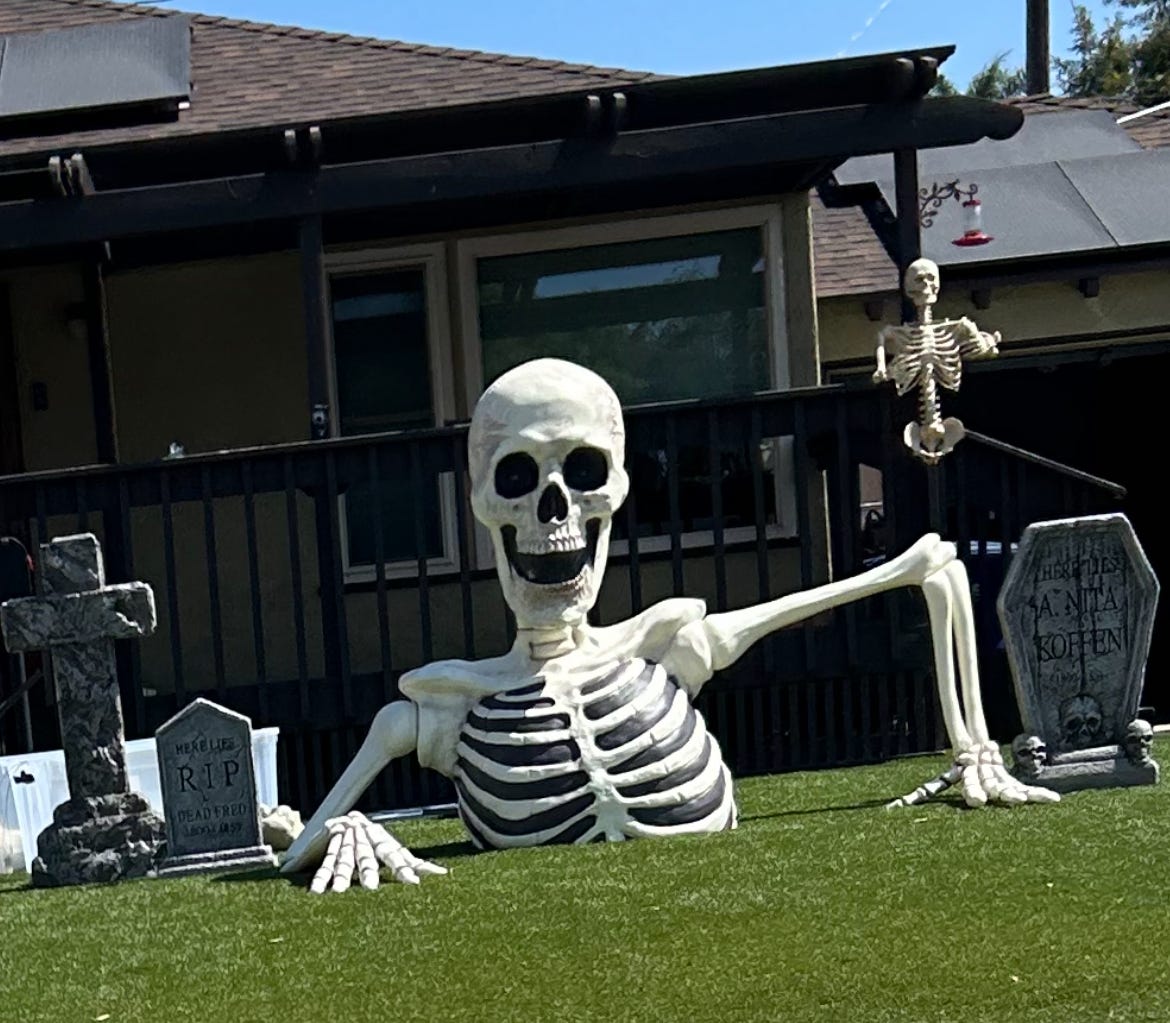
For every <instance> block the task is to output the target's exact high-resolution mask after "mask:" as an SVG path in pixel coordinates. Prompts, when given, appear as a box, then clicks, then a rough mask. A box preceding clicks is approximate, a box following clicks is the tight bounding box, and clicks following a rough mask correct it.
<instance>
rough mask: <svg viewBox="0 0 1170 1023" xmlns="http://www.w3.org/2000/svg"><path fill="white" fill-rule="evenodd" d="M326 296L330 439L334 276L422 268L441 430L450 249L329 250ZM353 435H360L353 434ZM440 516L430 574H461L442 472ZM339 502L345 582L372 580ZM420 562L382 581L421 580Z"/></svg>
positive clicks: (336, 412)
mask: <svg viewBox="0 0 1170 1023" xmlns="http://www.w3.org/2000/svg"><path fill="white" fill-rule="evenodd" d="M324 263H325V293H326V300H327V302H328V303H329V316H328V317H327V320H326V334H327V340H328V346H329V421H330V423H329V425H330V435H331V436H334V437H340V436H342V434H341V406H340V403H339V401H338V394H337V346H336V344H335V342H334V337H333V281H334V279H335V278H336V277H343V276H344V277H348V276H355V275H359V274H370V273H379V272H383V271H384V272H392V271H394V270H412V269H421V270H422V271H423V288H424V292H425V297H426V324H427V363H428V373H429V376H430V385H431V408H432V410H433V417H432V418H433V419H434V422H433V424H432V425H434V426H442V425H443V424H444V423H446V422H449V421H450V420H451V419H452V418H454V415H455V381H454V371H453V366H452V354H453V346H452V343H451V329H450V322H451V317H450V302H449V297H448V295H449V291H448V287H449V285H448V266H447V252H446V246H445V245H444V244H443V243H441V242H433V243H425V244H415V245H397V246H392V247H386V248H376V249H361V250H355V251H342V252H328V253H326V254H325V260H324ZM351 436H358V435H357V434H352V435H351ZM438 486H439V515H440V518H441V522H442V525H441V531H440V535H441V538H442V548H443V552H442V554H441V555H440V556H439V557H434V558H427V559H426V566H427V574H428V575H430V574H439V573H447V572H457V571H459V567H460V566H459V537H458V524H457V523H458V516H457V510H456V507H455V479H454V476H453V474H452V473H440V474H439V480H438ZM338 501H339V504H340V515H339V519H338V522H339V526H340V537H339V538H340V542H341V558H342V571H343V579H344V582H345V583H346V584H349V583H367V582H374V581H375V580H376V579H377V575H378V571H377V565H376V564H375V563H373V562H356V563H351V562H350V559H349V517H348V514H347V509H346V504H345V495H342V496H341V497H339V498H338ZM418 574H419V572H418V561H417V559H415V558H411V559H409V560H403V561H389V560H388V561H387V562H386V563H385V573H384V578H386V579H387V580H391V579H414V578H417V577H418Z"/></svg>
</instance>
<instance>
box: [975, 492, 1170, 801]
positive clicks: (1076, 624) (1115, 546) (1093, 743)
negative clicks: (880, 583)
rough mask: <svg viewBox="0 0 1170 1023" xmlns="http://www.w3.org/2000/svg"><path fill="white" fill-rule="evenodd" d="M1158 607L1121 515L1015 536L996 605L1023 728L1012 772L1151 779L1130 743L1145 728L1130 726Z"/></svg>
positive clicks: (1064, 782) (1050, 782)
mask: <svg viewBox="0 0 1170 1023" xmlns="http://www.w3.org/2000/svg"><path fill="white" fill-rule="evenodd" d="M1157 601H1158V580H1157V578H1156V577H1155V576H1154V571H1153V569H1152V568H1151V567H1150V562H1149V560H1148V559H1147V558H1146V555H1145V553H1144V552H1143V551H1142V548H1141V544H1139V543H1138V539H1137V536H1136V535H1135V534H1134V531H1133V527H1132V526H1131V525H1130V522H1129V520H1128V519H1127V518H1126V517H1125V516H1124V515H1121V514H1113V515H1093V516H1085V517H1082V518H1074V519H1060V520H1056V521H1052V522H1038V523H1034V524H1033V525H1031V526H1029V527H1028V528H1027V529H1026V530H1025V531H1024V535H1023V537H1022V538H1021V539H1020V546H1019V551H1018V553H1017V554H1016V556H1015V558H1014V559H1013V561H1012V565H1011V568H1010V569H1009V571H1008V574H1007V578H1006V579H1005V580H1004V585H1003V589H1002V591H1001V592H1000V595H999V601H998V610H999V616H1000V622H1001V624H1002V626H1003V634H1004V642H1005V645H1006V647H1007V653H1008V661H1009V664H1010V666H1011V670H1012V678H1013V680H1014V683H1015V688H1016V698H1017V701H1018V702H1019V706H1020V715H1021V717H1022V719H1023V723H1024V729H1025V735H1024V736H1021V737H1020V738H1018V739H1017V741H1016V744H1015V745H1014V746H1013V749H1014V750H1015V751H1016V754H1017V756H1016V760H1017V764H1016V768H1017V773H1018V774H1024V773H1027V774H1028V776H1029V777H1030V778H1031V779H1032V780H1038V781H1039V783H1040V784H1043V785H1046V786H1048V787H1052V788H1057V789H1063V790H1069V789H1074V788H1085V787H1090V786H1092V787H1100V786H1112V785H1134V784H1149V783H1151V782H1153V781H1156V780H1157V765H1156V764H1154V762H1153V760H1151V759H1150V758H1149V756H1148V751H1149V744H1148V742H1147V743H1145V744H1144V746H1142V744H1140V743H1137V742H1136V741H1135V737H1136V736H1137V735H1138V734H1139V733H1141V734H1145V732H1146V731H1147V730H1148V728H1149V726H1148V725H1147V724H1146V723H1145V722H1139V721H1138V720H1137V719H1138V706H1139V701H1140V699H1141V692H1142V685H1143V682H1144V679H1145V668H1146V658H1147V657H1148V655H1149V649H1150V639H1151V634H1152V631H1153V626H1154V611H1155V607H1156V605H1157ZM1143 750H1144V752H1143Z"/></svg>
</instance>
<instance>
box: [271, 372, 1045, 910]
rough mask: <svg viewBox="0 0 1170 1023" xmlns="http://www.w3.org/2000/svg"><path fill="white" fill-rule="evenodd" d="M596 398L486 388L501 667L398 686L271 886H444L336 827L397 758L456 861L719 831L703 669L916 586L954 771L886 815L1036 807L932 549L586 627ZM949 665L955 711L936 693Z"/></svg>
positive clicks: (353, 830)
mask: <svg viewBox="0 0 1170 1023" xmlns="http://www.w3.org/2000/svg"><path fill="white" fill-rule="evenodd" d="M624 448H625V434H624V426H623V422H622V415H621V407H620V405H619V403H618V399H617V396H616V395H615V394H614V392H613V391H612V390H611V389H610V387H609V386H608V384H606V383H605V381H604V380H602V379H601V378H600V377H598V376H597V375H596V374H594V373H592V372H590V371H589V370H586V369H583V368H582V367H580V366H577V365H574V364H572V363H568V362H563V361H559V360H555V359H539V360H536V361H533V362H529V363H525V364H524V365H522V366H519V367H517V368H515V369H513V370H510V371H509V372H507V373H505V374H504V375H503V376H501V377H500V378H499V379H498V380H496V382H495V383H493V384H492V385H491V386H490V387H489V388H488V389H487V391H485V392H484V394H483V396H482V398H481V399H480V401H479V403H478V404H477V406H476V409H475V413H474V415H473V417H472V421H471V429H470V433H469V438H468V453H469V470H470V475H471V483H472V490H471V501H472V508H473V510H474V512H475V515H476V517H477V518H478V519H479V520H480V521H481V522H482V523H483V524H484V525H485V526H486V527H487V528H488V529H489V530H490V532H491V536H492V542H493V544H494V547H495V560H496V570H497V574H498V576H499V581H500V585H501V587H502V588H503V593H504V597H505V599H506V601H507V603H508V606H509V607H510V608H511V609H512V612H513V613H514V615H515V618H516V625H517V632H516V640H515V642H514V643H513V645H512V648H511V650H509V651H508V653H506V654H504V655H503V656H501V657H493V658H488V659H485V660H478V661H465V660H450V661H439V662H436V663H433V664H427V665H425V666H423V667H421V668H418V669H416V670H414V671H410V672H407V673H406V674H405V675H403V676H402V678H401V680H400V688H401V691H402V693H403V695H404V696H406V697H407V699H405V700H398V701H395V702H393V703H391V704H389V705H387V706H386V707H384V708H382V710H381V711H379V712H378V714H377V716H376V717H375V719H374V722H373V724H372V726H371V728H370V731H369V734H368V736H367V737H366V739H365V741H364V743H363V744H362V746H361V748H360V749H359V750H358V753H357V755H356V756H355V757H354V759H353V761H352V762H351V763H350V765H349V766H348V767H347V768H346V770H345V772H344V773H343V774H342V776H341V778H340V779H339V780H338V781H337V784H336V785H335V786H334V787H333V790H332V791H331V792H330V793H329V795H328V796H327V797H326V798H325V800H324V802H323V803H322V804H321V807H320V808H319V809H318V810H317V812H316V813H315V814H314V816H313V818H312V820H311V821H310V822H309V824H308V825H307V827H306V828H305V830H304V832H303V833H302V835H301V836H300V838H299V839H298V840H297V841H296V842H295V843H294V845H293V846H292V848H291V849H290V850H289V854H288V857H287V859H286V861H285V863H284V867H283V869H284V870H285V871H295V870H301V869H305V868H312V867H317V866H318V864H321V866H320V867H319V869H318V872H317V876H316V877H315V879H314V882H313V885H312V887H313V890H314V891H324V890H325V889H326V887H328V886H330V884H332V887H333V888H334V889H335V890H341V889H344V888H346V887H348V886H349V884H350V879H351V878H352V877H353V876H354V875H355V871H356V873H357V874H358V875H359V877H360V879H361V881H362V883H363V884H365V885H366V886H367V887H373V886H375V885H376V884H377V880H378V868H379V864H381V865H385V866H387V867H389V868H391V870H392V872H393V874H394V876H395V878H396V879H397V880H399V881H407V882H412V883H417V882H418V880H419V877H420V875H424V874H429V873H441V872H443V869H442V868H441V867H437V866H435V865H433V864H430V863H427V862H425V861H423V860H421V859H419V858H418V857H415V856H414V855H413V854H412V853H410V851H409V850H407V849H405V848H404V847H403V846H401V845H400V844H399V843H398V842H397V841H396V840H395V839H394V838H393V837H392V836H391V835H390V834H389V833H388V832H387V831H386V830H385V829H384V828H382V827H381V826H379V825H377V824H373V823H371V822H370V821H368V820H367V819H366V818H364V817H363V816H361V815H360V814H358V813H356V812H353V813H349V814H347V813H346V811H348V810H349V809H350V807H351V806H353V804H354V803H355V802H356V801H357V799H358V798H359V797H360V796H361V794H362V793H363V791H364V790H365V789H366V787H367V786H368V785H369V784H370V783H371V782H372V781H373V779H374V778H375V776H376V775H377V774H378V772H379V771H381V770H382V768H383V767H385V766H386V764H387V763H389V762H390V761H391V760H392V759H394V758H395V757H401V756H405V755H407V754H409V753H411V752H416V753H417V755H418V759H419V762H420V763H421V764H422V765H423V766H425V767H431V768H434V769H436V770H438V771H439V772H441V773H442V774H444V775H446V776H448V777H449V778H451V779H452V780H453V781H454V783H455V789H456V793H457V798H458V808H459V815H460V817H461V819H462V821H463V823H464V825H465V827H466V829H467V831H468V833H469V834H470V836H471V839H472V841H473V842H474V844H475V845H476V846H478V847H480V848H495V849H499V848H508V847H514V846H530V845H544V844H550V843H567V842H577V843H582V842H593V841H622V840H624V839H629V838H642V837H647V836H659V835H681V834H687V833H699V832H716V831H722V830H724V829H727V828H733V827H735V824H736V808H735V801H734V797H733V792H732V784H731V777H730V774H729V772H728V770H727V767H726V765H725V764H724V762H723V758H722V755H721V753H720V750H719V744H718V742H717V741H716V740H715V737H714V736H712V735H711V734H710V733H709V732H708V731H707V728H706V725H705V724H704V722H703V718H702V716H701V715H700V714H699V713H698V712H697V711H696V710H695V709H694V707H693V706H692V700H693V699H694V698H695V696H696V695H697V694H698V693H699V691H700V689H701V688H702V686H703V684H704V683H705V682H707V680H708V679H710V678H711V677H712V675H713V674H714V673H715V672H716V671H719V670H720V669H723V668H726V667H727V666H728V665H730V664H732V663H734V662H735V661H736V660H737V659H738V658H739V657H740V656H741V655H742V654H743V653H744V652H745V651H746V650H747V649H748V648H749V647H750V646H752V644H754V643H755V642H756V641H758V640H759V639H761V638H762V637H764V636H766V635H767V634H769V633H770V632H773V631H774V630H776V629H780V628H783V627H784V626H786V625H790V624H792V623H794V622H799V621H802V620H804V619H806V618H808V617H810V616H812V615H815V614H817V613H819V612H821V611H824V610H826V609H829V608H833V607H837V606H839V605H841V604H845V603H848V602H850V601H854V600H858V599H861V598H863V597H867V596H870V595H871V594H875V593H878V592H881V591H883V590H888V589H892V588H894V587H900V586H918V587H920V588H921V589H922V591H923V593H924V595H925V598H926V604H927V607H928V609H929V616H930V623H931V629H932V633H933V641H934V656H935V665H936V673H937V680H938V686H939V696H940V699H941V705H942V711H943V718H944V721H945V723H946V728H947V733H948V735H949V737H950V740H951V742H952V744H953V747H954V750H955V754H956V758H955V764H954V766H953V767H952V768H951V770H950V771H948V772H947V774H945V775H943V776H942V777H941V778H939V779H936V780H935V781H933V782H929V783H927V785H925V786H923V787H922V788H921V789H918V790H916V792H915V793H912V794H911V795H909V796H907V797H905V798H904V799H903V800H900V801H899V802H903V803H910V802H916V801H918V800H919V799H922V798H926V797H927V796H929V795H933V794H934V792H936V791H938V790H939V789H940V788H942V787H945V785H947V784H951V783H955V782H960V783H961V786H962V791H963V795H964V798H965V799H966V801H967V803H969V804H971V805H973V806H978V805H982V804H984V803H987V802H989V801H992V802H999V803H1008V804H1011V803H1023V802H1027V801H1044V800H1050V799H1054V798H1057V797H1055V795H1054V794H1053V793H1050V792H1048V791H1047V790H1045V789H1039V788H1034V787H1030V786H1028V785H1026V784H1024V783H1022V782H1020V781H1018V780H1016V779H1015V778H1013V777H1011V776H1010V775H1009V774H1008V773H1007V772H1006V770H1005V769H1004V766H1003V762H1002V760H1001V758H1000V755H999V749H998V746H997V745H996V744H995V743H993V742H991V741H990V737H989V735H988V733H987V726H986V724H985V722H984V718H983V711H982V703H981V699H980V693H979V676H978V671H977V666H976V661H975V640H974V627H973V624H972V614H971V604H970V596H969V591H968V584H967V576H966V572H965V570H964V568H963V566H962V564H961V563H960V562H959V561H957V560H956V554H955V548H954V546H953V545H951V544H949V543H945V542H943V541H941V540H940V539H939V537H938V536H936V535H929V536H926V537H923V538H922V539H921V540H919V541H918V543H916V544H915V545H914V546H913V547H912V548H910V549H909V550H908V551H906V552H905V553H904V554H902V555H900V556H898V557H896V558H894V559H892V560H891V561H889V562H887V563H886V564H883V565H881V566H879V567H877V568H874V569H871V570H870V571H867V572H865V573H864V574H862V575H860V576H857V577H855V578H851V579H845V580H841V581H837V582H832V583H829V584H827V585H824V586H820V587H818V588H816V589H813V590H810V591H807V592H801V593H794V594H790V595H788V596H785V597H781V598H780V599H778V600H773V601H771V602H769V603H765V604H759V605H756V606H754V607H748V608H744V609H742V610H738V611H728V612H724V613H720V614H707V612H706V607H705V605H704V603H703V601H701V600H697V599H688V598H673V599H669V600H664V601H662V602H661V603H659V604H656V605H654V606H653V607H651V608H648V609H647V610H645V611H643V612H642V613H641V614H639V615H637V616H635V617H633V618H631V619H629V620H627V621H624V622H620V623H618V624H616V625H610V626H606V627H594V626H591V625H589V624H588V623H587V621H586V615H587V613H588V612H589V610H590V608H592V607H593V604H594V602H595V601H596V599H597V595H598V591H599V589H600V585H601V579H602V575H603V573H604V572H605V565H606V558H607V555H608V549H609V537H610V525H611V521H612V519H613V515H614V513H615V512H616V511H617V509H618V507H619V506H620V505H621V503H622V502H623V501H624V500H625V497H626V494H627V491H628V489H629V480H628V477H627V475H626V472H625V469H624V468H623V462H624ZM956 660H957V664H958V668H959V678H960V680H961V685H962V694H963V705H962V708H961V707H960V703H959V695H958V692H957V690H956V687H955V683H954V679H955V671H954V666H955V663H956Z"/></svg>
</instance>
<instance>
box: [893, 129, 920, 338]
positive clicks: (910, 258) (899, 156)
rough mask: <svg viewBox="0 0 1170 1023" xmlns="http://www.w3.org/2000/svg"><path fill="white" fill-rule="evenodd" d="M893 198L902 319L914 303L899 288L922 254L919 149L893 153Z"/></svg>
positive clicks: (907, 318)
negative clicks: (907, 269)
mask: <svg viewBox="0 0 1170 1023" xmlns="http://www.w3.org/2000/svg"><path fill="white" fill-rule="evenodd" d="M894 201H895V203H896V205H897V215H898V292H899V294H901V295H902V322H903V323H909V322H910V321H912V320H913V319H914V303H912V302H911V301H910V300H909V299H908V298H907V297H906V295H905V294H904V293H903V292H902V278H903V276H904V275H905V273H906V267H908V266H909V265H910V264H911V263H913V262H914V260H916V259H917V258H918V257H919V256H921V255H922V228H921V224H920V221H919V219H918V217H919V205H918V204H919V199H918V150H916V149H899V150H897V151H896V152H895V153H894Z"/></svg>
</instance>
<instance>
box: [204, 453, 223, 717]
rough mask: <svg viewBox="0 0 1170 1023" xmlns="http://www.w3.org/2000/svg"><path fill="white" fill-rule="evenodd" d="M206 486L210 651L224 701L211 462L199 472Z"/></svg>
mask: <svg viewBox="0 0 1170 1023" xmlns="http://www.w3.org/2000/svg"><path fill="white" fill-rule="evenodd" d="M200 482H201V484H202V490H203V546H204V550H205V552H206V555H207V601H208V611H209V613H210V616H211V654H212V659H213V661H214V664H215V688H216V692H217V693H218V694H219V699H220V701H221V702H222V701H223V700H224V698H225V694H226V692H227V673H226V671H225V669H224V654H223V615H222V609H221V606H220V595H219V551H218V546H217V544H216V537H215V498H214V496H213V495H212V491H211V466H210V465H204V466H203V468H202V470H201V472H200Z"/></svg>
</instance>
